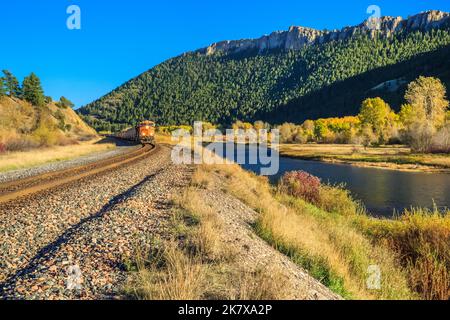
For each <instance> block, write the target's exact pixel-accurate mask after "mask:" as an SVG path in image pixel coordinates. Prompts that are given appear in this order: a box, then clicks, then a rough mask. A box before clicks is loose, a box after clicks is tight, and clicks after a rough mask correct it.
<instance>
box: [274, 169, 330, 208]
mask: <svg viewBox="0 0 450 320" xmlns="http://www.w3.org/2000/svg"><path fill="white" fill-rule="evenodd" d="M320 185H321V182H320V179H319V178H317V177H315V176H313V175H310V174H309V173H307V172H304V171H291V172H287V173H286V174H285V175H284V176H283V178H281V181H280V185H279V188H280V190H281V191H282V192H284V193H287V194H289V195H291V196H294V197H298V198H301V199H303V200H305V201H308V202H311V203H316V202H317V201H318V200H319V197H320Z"/></svg>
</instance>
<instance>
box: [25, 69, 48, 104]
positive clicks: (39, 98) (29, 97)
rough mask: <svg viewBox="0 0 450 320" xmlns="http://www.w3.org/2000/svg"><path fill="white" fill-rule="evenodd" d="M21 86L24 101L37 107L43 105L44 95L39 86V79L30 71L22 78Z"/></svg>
mask: <svg viewBox="0 0 450 320" xmlns="http://www.w3.org/2000/svg"><path fill="white" fill-rule="evenodd" d="M22 87H23V97H24V99H25V100H26V101H28V102H30V103H31V104H33V105H35V106H39V107H42V106H44V105H45V96H44V90H43V89H42V86H41V80H40V79H39V78H38V77H37V76H36V75H35V74H34V73H31V74H30V75H29V76H28V77H26V78H25V79H24V80H23V85H22Z"/></svg>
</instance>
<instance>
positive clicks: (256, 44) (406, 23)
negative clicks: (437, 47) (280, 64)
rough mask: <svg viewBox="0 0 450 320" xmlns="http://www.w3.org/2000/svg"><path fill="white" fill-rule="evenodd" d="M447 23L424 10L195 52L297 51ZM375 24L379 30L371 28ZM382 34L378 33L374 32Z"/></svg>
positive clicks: (448, 17)
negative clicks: (306, 47)
mask: <svg viewBox="0 0 450 320" xmlns="http://www.w3.org/2000/svg"><path fill="white" fill-rule="evenodd" d="M449 22H450V13H447V12H444V11H438V10H429V11H424V12H421V13H419V14H416V15H414V16H411V17H409V18H407V19H403V18H402V17H390V16H385V17H381V18H379V21H377V20H374V19H370V18H369V19H367V20H366V21H364V22H363V23H361V24H359V25H356V26H346V27H344V28H342V29H335V30H332V31H328V30H318V29H314V28H308V27H301V26H291V27H290V28H289V30H288V31H274V32H272V33H271V34H269V35H264V36H262V37H260V38H255V39H241V40H225V41H220V42H216V43H213V44H211V45H210V46H208V47H206V48H202V49H199V50H196V51H195V52H200V53H203V54H207V55H210V54H214V53H216V52H218V51H223V52H225V53H238V52H242V51H245V50H253V49H257V50H258V52H259V53H262V52H264V51H266V50H276V49H284V50H300V49H302V48H303V47H304V46H307V45H313V44H323V43H326V42H329V41H334V40H346V39H348V38H349V37H352V36H354V35H355V34H357V33H363V32H367V33H368V34H369V35H370V36H371V37H372V38H374V37H375V36H376V35H381V36H383V37H389V36H391V35H392V34H394V33H398V32H400V31H403V30H408V31H414V30H424V31H428V30H430V29H432V28H439V27H441V26H443V25H444V24H446V23H449ZM375 25H377V26H378V29H379V30H376V29H374V28H373V27H374V26H375ZM377 31H381V32H377Z"/></svg>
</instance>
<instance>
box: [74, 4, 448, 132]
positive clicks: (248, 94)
mask: <svg viewBox="0 0 450 320" xmlns="http://www.w3.org/2000/svg"><path fill="white" fill-rule="evenodd" d="M371 23H373V22H371V21H366V22H364V23H363V24H361V25H358V26H355V27H346V28H344V29H342V30H334V31H319V30H314V29H309V28H303V27H291V28H290V29H289V30H288V31H281V32H274V33H272V34H271V35H268V36H264V37H262V38H259V39H249V40H238V41H224V42H219V43H216V44H213V45H211V46H209V47H208V48H204V49H200V50H198V51H196V52H189V53H186V54H184V55H182V56H179V57H176V58H173V59H170V60H168V61H166V62H164V63H162V64H160V65H158V66H156V67H154V68H153V69H151V70H149V71H147V72H145V73H143V74H141V75H140V76H138V77H136V78H134V79H132V80H130V81H128V82H127V83H125V84H124V85H122V86H120V87H119V88H117V89H115V90H114V91H112V92H111V93H109V94H107V95H106V96H104V97H102V98H101V99H99V100H97V101H94V102H92V103H91V104H89V105H87V106H85V107H83V108H82V109H80V110H79V112H80V114H82V115H83V117H84V119H85V120H86V121H87V122H88V123H90V124H91V125H93V126H94V127H96V128H98V129H106V130H108V129H113V130H114V129H118V128H120V127H124V126H128V125H132V124H134V123H136V122H137V121H139V120H142V119H154V120H156V121H157V122H158V123H160V124H164V125H174V124H187V123H191V122H192V121H194V120H204V121H210V122H213V123H220V124H229V123H231V122H233V121H235V120H237V119H240V120H246V121H253V120H259V119H262V120H266V121H269V122H271V123H281V122H286V121H288V122H301V121H303V120H305V119H308V118H319V117H329V116H341V115H351V114H355V113H356V112H357V110H358V109H359V107H360V104H361V101H362V100H363V99H364V98H366V97H370V96H382V97H384V98H386V99H387V100H388V101H389V102H390V103H391V104H392V105H393V107H394V108H398V107H399V105H400V103H401V98H402V96H403V93H404V90H405V87H406V84H407V83H408V82H409V81H411V80H413V79H414V78H416V77H417V76H419V75H429V76H437V77H440V78H441V79H442V80H443V81H444V82H445V83H446V84H447V85H449V84H450V79H449V74H448V70H449V68H448V67H449V57H450V56H449V54H448V53H449V46H450V15H449V14H448V13H445V12H440V11H428V12H424V13H420V14H418V15H415V16H413V17H410V18H408V19H402V18H392V17H384V18H382V19H381V20H380V25H379V26H380V28H379V30H377V31H374V30H372V29H370V28H369V26H370V25H371Z"/></svg>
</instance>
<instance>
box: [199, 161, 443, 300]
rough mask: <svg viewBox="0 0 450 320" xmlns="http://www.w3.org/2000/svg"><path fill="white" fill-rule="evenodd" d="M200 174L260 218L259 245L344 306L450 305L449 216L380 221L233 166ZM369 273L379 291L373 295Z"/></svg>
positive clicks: (325, 195) (340, 195)
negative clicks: (354, 302)
mask: <svg viewBox="0 0 450 320" xmlns="http://www.w3.org/2000/svg"><path fill="white" fill-rule="evenodd" d="M203 170H206V173H205V175H206V176H208V175H219V176H221V177H222V179H223V181H224V186H222V189H223V190H226V191H227V192H228V193H230V194H231V195H233V196H234V197H236V198H238V199H240V200H241V201H243V202H244V203H246V204H247V205H248V206H250V207H251V208H253V209H254V210H255V211H257V212H259V213H260V216H259V218H258V220H257V223H256V224H254V225H253V227H254V229H255V230H256V232H257V234H258V235H259V236H260V237H262V238H263V239H264V240H266V241H267V242H268V243H269V244H271V245H272V246H273V247H274V248H276V249H277V250H279V251H280V252H282V253H283V254H285V255H286V256H288V257H289V258H290V259H291V260H292V261H293V262H295V263H296V264H297V265H299V266H301V267H302V268H304V269H305V270H307V271H308V272H309V274H310V275H312V276H313V277H315V278H316V279H318V280H319V281H321V282H322V283H323V284H324V285H326V286H327V287H329V288H330V289H331V290H333V291H334V292H336V293H338V294H339V295H341V296H343V297H344V298H346V299H442V300H446V299H448V298H449V297H450V295H449V294H450V292H449V288H450V279H449V278H448V274H449V267H450V266H449V260H448V256H449V251H448V250H449V249H448V246H447V245H445V244H446V243H447V244H448V242H449V241H450V212H449V211H447V212H446V213H438V212H432V211H427V210H413V211H409V212H405V214H404V215H403V216H401V217H397V218H396V219H394V220H385V219H377V218H373V217H370V216H368V215H367V214H366V213H365V210H364V209H363V208H362V207H361V206H360V205H359V204H358V203H356V202H355V201H354V200H353V199H352V198H351V196H350V194H349V192H348V191H347V190H344V189H341V188H336V187H332V186H327V185H321V187H320V189H319V193H318V195H317V197H315V198H313V199H314V200H312V199H310V200H305V199H304V198H302V197H301V196H298V194H297V196H294V194H296V193H290V192H289V189H284V188H281V189H280V188H279V187H276V188H274V187H271V186H270V184H269V183H268V182H267V180H265V179H263V178H260V177H257V176H255V175H253V174H251V173H248V172H246V171H244V170H243V169H241V168H240V167H238V166H218V167H205V168H203ZM295 185H296V184H295V183H294V186H295ZM371 270H372V271H371ZM373 270H375V273H376V272H379V274H380V283H379V286H377V284H376V283H375V284H372V287H371V286H370V285H369V284H368V281H369V280H370V276H371V272H373ZM375 282H376V281H375Z"/></svg>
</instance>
